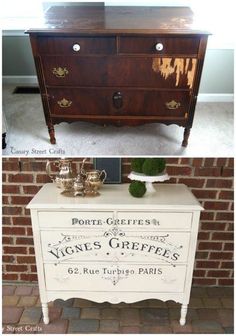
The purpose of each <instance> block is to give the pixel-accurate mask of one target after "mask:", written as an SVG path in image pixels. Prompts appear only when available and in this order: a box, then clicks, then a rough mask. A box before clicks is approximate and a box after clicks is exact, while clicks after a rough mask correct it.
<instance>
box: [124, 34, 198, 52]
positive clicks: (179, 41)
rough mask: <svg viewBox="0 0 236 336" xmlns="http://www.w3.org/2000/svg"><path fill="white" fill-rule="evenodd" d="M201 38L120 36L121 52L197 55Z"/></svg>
mask: <svg viewBox="0 0 236 336" xmlns="http://www.w3.org/2000/svg"><path fill="white" fill-rule="evenodd" d="M199 43H200V39H199V38H192V37H158V36H156V37H129V36H127V37H126V36H124V37H120V40H119V53H123V54H156V55H197V53H198V48H199Z"/></svg>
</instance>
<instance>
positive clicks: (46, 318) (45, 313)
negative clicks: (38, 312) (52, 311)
mask: <svg viewBox="0 0 236 336" xmlns="http://www.w3.org/2000/svg"><path fill="white" fill-rule="evenodd" d="M42 311H43V322H44V323H45V324H48V323H49V316H48V304H47V303H42Z"/></svg>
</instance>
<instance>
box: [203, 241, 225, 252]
mask: <svg viewBox="0 0 236 336" xmlns="http://www.w3.org/2000/svg"><path fill="white" fill-rule="evenodd" d="M198 250H199V251H202V250H207V251H211V250H216V251H220V250H222V243H216V242H210V241H208V242H200V243H199V244H198Z"/></svg>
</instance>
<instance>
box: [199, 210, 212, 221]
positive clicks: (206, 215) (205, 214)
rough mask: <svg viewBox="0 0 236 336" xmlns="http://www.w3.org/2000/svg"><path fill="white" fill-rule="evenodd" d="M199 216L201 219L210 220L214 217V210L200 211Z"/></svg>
mask: <svg viewBox="0 0 236 336" xmlns="http://www.w3.org/2000/svg"><path fill="white" fill-rule="evenodd" d="M200 218H201V220H212V219H213V218H214V212H207V211H202V212H201V215H200Z"/></svg>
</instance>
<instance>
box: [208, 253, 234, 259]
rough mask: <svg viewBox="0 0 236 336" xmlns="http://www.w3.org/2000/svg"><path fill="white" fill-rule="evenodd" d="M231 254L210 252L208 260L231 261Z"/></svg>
mask: <svg viewBox="0 0 236 336" xmlns="http://www.w3.org/2000/svg"><path fill="white" fill-rule="evenodd" d="M232 258H233V253H231V252H211V253H210V259H211V260H214V259H221V260H232Z"/></svg>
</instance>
